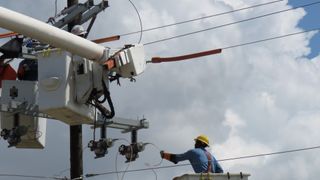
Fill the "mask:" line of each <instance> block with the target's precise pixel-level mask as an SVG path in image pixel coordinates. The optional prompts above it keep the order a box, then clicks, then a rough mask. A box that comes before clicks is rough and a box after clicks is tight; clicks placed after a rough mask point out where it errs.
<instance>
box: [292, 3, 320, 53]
mask: <svg viewBox="0 0 320 180" xmlns="http://www.w3.org/2000/svg"><path fill="white" fill-rule="evenodd" d="M310 2H315V1H314V0H307V1H306V0H303V1H301V0H289V4H291V5H293V6H299V5H303V4H306V3H310ZM319 8H320V4H317V5H314V6H309V7H307V8H305V11H306V12H307V14H306V16H305V17H304V18H303V19H302V20H301V21H300V23H299V26H300V27H302V28H303V29H313V28H319V27H320V18H319ZM319 43H320V33H317V34H316V35H315V36H314V37H313V38H312V40H311V42H310V45H311V48H312V52H311V54H310V55H309V56H308V57H309V58H313V57H315V56H317V55H318V54H319V52H320V46H319Z"/></svg>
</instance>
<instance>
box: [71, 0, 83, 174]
mask: <svg viewBox="0 0 320 180" xmlns="http://www.w3.org/2000/svg"><path fill="white" fill-rule="evenodd" d="M78 3H79V1H78V0H68V7H71V6H73V5H77V4H78ZM80 19H81V17H78V18H76V19H75V20H73V21H72V22H71V23H69V24H68V30H69V32H70V31H71V29H72V27H73V26H74V25H77V24H79V22H80ZM82 175H83V158H82V125H76V126H70V178H71V179H75V178H79V177H81V176H82Z"/></svg>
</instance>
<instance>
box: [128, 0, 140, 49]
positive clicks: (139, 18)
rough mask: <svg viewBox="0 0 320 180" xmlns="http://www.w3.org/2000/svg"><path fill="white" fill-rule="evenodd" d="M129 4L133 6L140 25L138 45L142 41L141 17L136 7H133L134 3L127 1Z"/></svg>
mask: <svg viewBox="0 0 320 180" xmlns="http://www.w3.org/2000/svg"><path fill="white" fill-rule="evenodd" d="M128 1H129V2H130V4H131V5H132V6H133V8H134V10H135V11H136V13H137V15H138V18H139V24H140V31H138V32H139V33H140V37H139V41H138V44H140V42H141V40H142V32H143V27H142V20H141V16H140V13H139V11H138V9H137V7H136V6H135V5H134V3H133V2H132V1H131V0H128Z"/></svg>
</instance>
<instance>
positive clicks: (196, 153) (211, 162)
mask: <svg viewBox="0 0 320 180" xmlns="http://www.w3.org/2000/svg"><path fill="white" fill-rule="evenodd" d="M194 140H195V145H194V149H191V150H189V151H187V152H185V153H183V154H170V153H167V152H164V151H161V152H160V155H161V158H163V159H166V160H169V161H171V162H173V163H175V164H177V163H178V162H180V161H185V160H189V161H190V163H191V165H192V168H193V170H194V172H195V173H223V169H222V168H221V166H220V164H219V163H218V161H217V160H216V159H215V157H214V156H213V155H212V154H210V153H209V152H208V151H207V150H206V149H205V148H206V147H208V146H209V139H208V137H207V136H205V135H200V136H198V137H197V138H196V139H194Z"/></svg>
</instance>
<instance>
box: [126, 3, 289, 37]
mask: <svg viewBox="0 0 320 180" xmlns="http://www.w3.org/2000/svg"><path fill="white" fill-rule="evenodd" d="M281 1H284V0H276V1H270V2H266V3H262V4H256V5H253V6H248V7H243V8H239V9H234V10H231V11H226V12H222V13H218V14H211V15H207V16H203V17H199V18H194V19H189V20H184V21H179V22H176V23H172V24H167V25H163V26H157V27H152V28H148V29H143V31H142V32H147V31H153V30H157V29H162V28H167V27H171V26H176V25H180V24H185V23H189V22H194V21H199V20H203V19H208V18H212V17H217V16H221V15H226V14H231V13H235V12H238V11H243V10H247V9H252V8H256V7H260V6H266V5H269V4H273V3H278V2H281ZM137 33H141V31H134V32H129V33H124V34H121V35H120V36H128V35H132V34H137Z"/></svg>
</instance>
